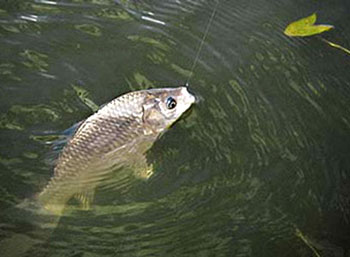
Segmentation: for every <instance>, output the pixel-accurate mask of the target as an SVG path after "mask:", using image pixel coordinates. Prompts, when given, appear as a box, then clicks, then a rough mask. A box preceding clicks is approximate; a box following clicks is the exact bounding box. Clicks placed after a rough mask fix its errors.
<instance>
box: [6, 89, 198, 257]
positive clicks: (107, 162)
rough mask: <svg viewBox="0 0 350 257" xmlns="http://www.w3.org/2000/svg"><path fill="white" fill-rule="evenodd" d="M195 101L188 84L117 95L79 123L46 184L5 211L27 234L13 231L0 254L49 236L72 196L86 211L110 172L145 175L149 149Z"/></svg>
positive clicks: (20, 252) (148, 173) (149, 167)
mask: <svg viewBox="0 0 350 257" xmlns="http://www.w3.org/2000/svg"><path fill="white" fill-rule="evenodd" d="M195 102H196V97H195V96H194V95H193V94H192V93H190V92H189V91H188V86H179V87H174V88H154V89H147V90H139V91H134V92H129V93H126V94H123V95H121V96H119V97H117V98H115V99H114V100H112V101H111V102H109V103H107V104H106V105H104V106H103V107H102V108H100V109H99V110H98V111H97V112H96V113H94V114H92V115H91V116H90V117H88V118H87V119H86V120H84V121H83V122H81V123H79V125H78V128H77V129H76V131H75V133H74V135H73V136H72V137H71V138H70V139H69V140H68V142H67V144H66V145H65V147H64V148H63V149H62V151H61V153H60V155H59V157H58V160H57V163H56V166H55V168H54V174H53V176H52V178H51V179H50V181H49V182H48V184H47V185H46V186H45V188H44V189H43V190H42V191H41V192H40V193H39V194H38V195H37V196H36V197H35V198H34V199H26V200H25V201H23V202H22V203H21V204H19V205H17V206H16V208H15V209H13V210H12V212H9V213H8V215H7V217H9V218H10V219H11V220H15V219H19V221H16V222H15V224H21V225H20V226H21V229H19V231H21V230H23V228H22V226H23V225H22V224H24V223H26V224H29V226H28V225H27V226H28V227H29V228H31V231H30V234H29V236H27V235H26V234H24V233H13V232H11V234H12V236H10V237H8V238H5V239H3V240H1V241H0V252H1V255H2V256H3V257H7V256H11V257H14V256H23V254H25V253H26V252H28V251H29V250H30V249H32V248H33V247H34V246H35V245H36V244H37V243H38V239H37V238H41V240H42V241H43V240H46V239H48V237H49V235H50V234H51V233H52V231H53V229H54V228H55V227H56V226H57V225H58V222H59V219H60V217H61V215H62V214H63V212H64V210H65V207H66V204H67V202H68V201H69V200H70V199H72V198H76V199H78V200H79V201H80V202H81V207H82V209H83V210H88V209H90V205H91V203H92V201H93V198H94V194H95V190H96V188H97V187H98V186H100V185H101V184H104V183H108V182H110V180H109V179H108V178H109V176H110V175H111V173H118V172H121V171H122V170H123V169H125V168H126V167H128V169H127V170H130V171H131V172H132V175H133V176H135V177H136V178H140V179H146V180H147V179H149V178H150V177H151V176H152V175H153V166H152V164H148V162H147V158H146V153H147V151H148V150H149V149H150V148H151V147H152V145H153V144H154V142H155V141H156V140H157V139H158V138H159V137H160V136H161V135H162V134H163V133H164V132H165V131H166V130H168V129H169V128H170V127H171V126H172V125H173V124H174V123H175V122H176V121H177V120H178V119H179V118H180V117H181V116H182V115H183V114H184V113H185V112H186V111H187V110H188V109H190V107H191V106H192V105H193V104H194V103H195ZM22 219H23V220H22ZM22 222H24V223H22ZM31 234H36V238H32V236H30V235H31Z"/></svg>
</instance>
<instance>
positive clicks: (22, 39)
mask: <svg viewBox="0 0 350 257" xmlns="http://www.w3.org/2000/svg"><path fill="white" fill-rule="evenodd" d="M214 6H215V1H207V0H202V1H200V0H198V1H191V0H181V1H180V0H179V1H175V0H165V1H160V0H154V1H150V0H149V1H136V0H135V1H127V0H125V1H121V0H120V1H112V0H86V1H78V0H75V1H58V2H54V1H39V0H38V1H34V0H31V1H19V0H18V1H16V0H11V1H6V0H1V1H0V142H1V144H0V210H1V211H0V212H1V216H0V217H1V218H0V240H4V239H6V238H9V237H10V236H12V235H13V234H20V235H25V236H27V237H31V238H35V239H36V240H37V244H36V245H35V246H34V247H33V248H31V249H30V250H29V251H28V252H27V253H26V254H25V255H24V256H350V247H349V246H350V108H349V103H350V101H349V99H350V73H349V68H350V56H349V55H347V54H346V53H345V52H343V51H341V50H339V49H336V48H333V47H331V46H329V45H327V44H326V43H325V42H324V41H322V40H321V38H324V39H327V40H329V41H332V42H334V43H337V44H340V45H342V46H343V47H347V48H350V29H349V28H350V26H349V25H350V23H349V19H348V17H349V10H350V5H349V2H348V1H346V0H335V1H333V0H332V1H331V0H323V1H292V0H284V1H267V0H259V1H258V0H252V1H243V0H233V1H227V0H220V3H219V6H218V10H217V13H216V15H215V17H214V20H213V23H212V25H211V27H210V30H209V33H208V36H207V38H206V41H205V43H204V45H203V49H202V53H201V55H200V59H199V61H198V64H197V66H196V67H195V70H194V75H193V77H192V78H191V80H190V84H191V88H192V91H194V92H195V94H196V95H197V96H198V97H199V98H200V99H201V101H200V102H199V103H198V104H197V105H195V106H194V108H193V109H192V111H191V112H190V113H189V114H188V115H186V117H184V119H182V120H180V121H179V122H178V123H177V124H175V126H174V127H172V128H171V129H170V130H169V131H168V132H167V133H166V134H165V135H164V136H163V137H161V138H160V140H159V141H157V142H156V144H155V145H154V146H153V148H152V149H151V150H150V152H149V153H148V155H147V156H148V160H149V161H150V162H151V163H153V165H154V168H155V169H154V171H155V174H154V176H153V177H152V178H151V179H150V180H149V181H147V182H144V181H143V182H142V181H138V182H135V183H133V184H132V185H131V186H130V187H129V188H128V189H127V190H123V191H122V192H121V191H120V190H118V188H113V187H112V188H100V189H99V190H98V191H97V193H96V199H95V201H94V204H93V206H92V209H91V210H90V211H85V212H84V211H79V210H74V209H73V210H67V213H66V215H64V216H63V217H62V218H61V219H60V221H59V223H58V226H57V228H56V229H54V230H52V231H49V232H48V235H47V236H42V234H39V235H37V234H35V233H33V232H32V227H31V226H24V227H23V226H22V225H21V224H22V223H20V221H18V219H14V220H11V219H8V218H2V217H5V216H6V212H7V210H11V209H12V208H13V207H14V206H15V205H17V204H19V203H21V202H22V201H23V200H24V199H28V198H31V197H33V196H35V194H37V193H39V192H40V191H41V190H42V188H43V187H44V186H45V185H46V183H47V182H48V181H49V179H50V177H51V176H52V172H53V167H54V160H55V158H56V156H57V154H58V153H59V151H60V149H61V148H62V145H61V144H59V143H58V142H63V143H64V140H65V137H64V136H63V131H65V130H66V129H68V128H70V127H71V126H72V125H73V124H75V123H77V122H79V121H81V120H83V119H84V118H86V117H88V116H89V115H91V114H92V112H93V110H95V109H96V108H97V106H98V105H102V104H104V103H106V102H108V101H110V100H111V99H113V98H115V97H116V96H118V95H120V94H122V93H124V92H128V91H130V90H136V89H141V88H148V87H168V86H177V85H180V84H183V83H184V82H185V81H186V80H187V79H188V75H189V73H190V69H191V66H192V63H193V61H194V59H195V56H196V51H197V50H198V47H199V44H200V40H201V38H202V36H203V33H204V31H205V27H206V24H207V22H208V20H209V18H210V15H211V14H212V11H213V9H214ZM315 11H317V14H318V19H319V22H320V23H326V24H332V25H334V26H335V29H334V30H332V31H330V32H327V33H325V34H322V35H320V36H314V37H309V38H288V37H286V36H284V35H283V30H284V28H285V27H286V26H287V24H289V23H290V22H292V21H294V20H297V19H299V18H302V17H306V16H308V15H310V14H311V13H313V12H315ZM65 133H66V134H69V133H71V132H69V131H68V132H65ZM60 140H61V141H60ZM20 215H21V214H19V216H20ZM0 255H1V249H0Z"/></svg>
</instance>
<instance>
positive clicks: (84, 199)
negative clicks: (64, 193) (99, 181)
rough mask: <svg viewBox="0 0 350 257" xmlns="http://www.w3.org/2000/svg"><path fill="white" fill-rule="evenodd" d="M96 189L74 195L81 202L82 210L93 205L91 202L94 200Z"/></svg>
mask: <svg viewBox="0 0 350 257" xmlns="http://www.w3.org/2000/svg"><path fill="white" fill-rule="evenodd" d="M94 196H95V190H94V189H92V190H89V191H83V192H81V193H78V194H76V195H75V196H74V197H75V199H77V200H78V201H79V202H80V204H81V205H80V207H81V209H82V210H84V211H87V210H89V209H90V207H91V203H92V202H93V200H94Z"/></svg>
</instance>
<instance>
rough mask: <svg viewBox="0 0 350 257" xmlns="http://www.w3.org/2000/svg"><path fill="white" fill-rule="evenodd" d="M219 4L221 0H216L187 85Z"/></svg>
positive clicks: (187, 82) (187, 83)
mask: <svg viewBox="0 0 350 257" xmlns="http://www.w3.org/2000/svg"><path fill="white" fill-rule="evenodd" d="M218 5H219V0H217V1H216V4H215V7H214V10H213V12H212V14H211V16H210V19H209V21H208V24H207V27H206V29H205V32H204V35H203V37H202V40H201V42H200V45H199V48H198V51H197V54H196V57H195V59H194V62H193V64H192V67H191V70H190V75H189V76H188V78H187V81H186V83H185V85H189V82H190V79H191V77H192V75H193V70H194V68H195V67H196V65H197V62H198V59H199V56H200V53H201V51H202V48H203V45H204V42H205V39H206V38H207V35H208V32H209V29H210V26H211V24H212V22H213V19H214V16H215V14H216V11H217V9H218Z"/></svg>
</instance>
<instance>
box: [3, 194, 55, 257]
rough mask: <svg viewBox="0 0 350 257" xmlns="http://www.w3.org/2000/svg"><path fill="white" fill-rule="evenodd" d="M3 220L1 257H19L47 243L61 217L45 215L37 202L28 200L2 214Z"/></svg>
mask: <svg viewBox="0 0 350 257" xmlns="http://www.w3.org/2000/svg"><path fill="white" fill-rule="evenodd" d="M1 220H2V222H1V224H0V235H1V237H0V253H1V257H19V256H24V255H25V254H26V253H27V252H28V251H31V250H32V249H34V248H35V246H36V245H39V244H42V243H44V242H46V241H47V240H48V239H49V237H50V235H51V234H52V232H53V230H54V228H55V227H56V226H57V224H58V221H59V217H58V216H54V215H50V214H47V213H46V214H45V210H43V208H42V207H41V206H40V204H39V203H38V201H37V200H35V199H26V200H25V201H23V202H22V203H20V204H18V205H16V206H15V207H13V208H10V209H8V210H6V211H5V212H4V213H2V214H1Z"/></svg>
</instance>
